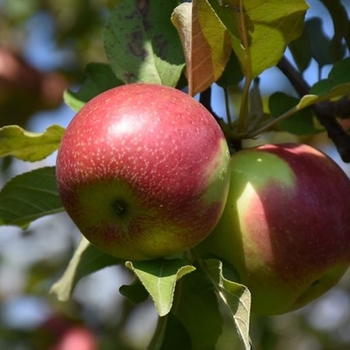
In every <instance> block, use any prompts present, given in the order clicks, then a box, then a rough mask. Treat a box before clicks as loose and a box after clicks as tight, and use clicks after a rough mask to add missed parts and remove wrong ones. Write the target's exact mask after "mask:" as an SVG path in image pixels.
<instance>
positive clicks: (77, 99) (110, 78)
mask: <svg viewBox="0 0 350 350" xmlns="http://www.w3.org/2000/svg"><path fill="white" fill-rule="evenodd" d="M122 84H123V82H122V81H121V80H119V79H118V78H117V77H116V76H115V74H114V72H113V70H112V68H111V67H110V65H109V64H106V63H89V64H88V65H87V66H86V70H85V78H84V81H83V84H82V86H81V87H80V89H79V90H78V91H77V92H74V91H71V90H67V91H65V93H64V100H65V102H66V104H67V105H68V106H69V107H71V108H72V109H73V110H74V111H76V112H78V111H79V109H80V108H81V107H83V106H84V104H85V103H86V102H88V101H90V100H91V99H92V98H94V97H95V96H97V95H99V94H101V93H102V92H104V91H106V90H109V89H112V88H113V87H116V86H119V85H122Z"/></svg>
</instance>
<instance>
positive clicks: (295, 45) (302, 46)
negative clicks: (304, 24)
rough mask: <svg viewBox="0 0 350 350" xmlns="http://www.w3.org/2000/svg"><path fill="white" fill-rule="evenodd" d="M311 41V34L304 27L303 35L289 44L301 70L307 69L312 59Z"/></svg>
mask: <svg viewBox="0 0 350 350" xmlns="http://www.w3.org/2000/svg"><path fill="white" fill-rule="evenodd" d="M310 41H311V40H310V36H309V34H308V32H307V31H306V30H305V28H304V30H303V33H302V34H301V36H299V37H298V38H297V39H295V40H293V41H292V42H291V43H290V44H289V46H288V47H289V50H290V52H291V54H292V56H293V59H294V62H295V64H296V65H297V67H298V69H299V71H300V72H304V71H305V69H306V68H307V67H308V66H309V65H310V62H311V59H312V53H311V43H310Z"/></svg>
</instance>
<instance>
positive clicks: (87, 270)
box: [50, 237, 121, 301]
mask: <svg viewBox="0 0 350 350" xmlns="http://www.w3.org/2000/svg"><path fill="white" fill-rule="evenodd" d="M120 262H121V261H120V260H119V259H117V258H115V257H113V256H111V255H108V254H105V253H103V252H101V251H100V250H98V249H97V248H95V247H94V246H93V245H92V244H90V243H89V242H88V241H87V240H86V239H85V238H84V237H82V239H81V241H80V243H79V245H78V247H77V249H76V250H75V252H74V255H73V257H72V259H71V260H70V262H69V265H68V267H67V269H66V270H65V272H64V274H63V276H62V277H61V278H60V279H59V280H58V281H57V282H56V283H55V284H54V285H53V286H52V287H51V290H50V293H52V294H54V295H56V297H57V299H58V300H60V301H67V300H69V299H70V297H71V294H72V292H73V290H74V287H75V286H76V284H77V283H78V282H79V280H80V279H81V278H83V277H85V276H87V275H89V274H91V273H93V272H95V271H98V270H101V269H103V268H105V267H107V266H111V265H117V264H119V263H120ZM98 288H99V287H98V286H96V293H98Z"/></svg>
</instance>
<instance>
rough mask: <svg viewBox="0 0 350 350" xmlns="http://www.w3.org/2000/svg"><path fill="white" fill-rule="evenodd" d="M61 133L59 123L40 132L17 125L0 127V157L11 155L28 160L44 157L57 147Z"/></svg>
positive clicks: (61, 129)
mask: <svg viewBox="0 0 350 350" xmlns="http://www.w3.org/2000/svg"><path fill="white" fill-rule="evenodd" d="M63 133H64V128H63V127H61V126H59V125H51V126H49V127H48V128H47V129H46V130H45V131H44V132H42V133H34V132H30V131H26V130H24V129H22V128H20V127H19V126H17V125H8V126H4V127H2V128H1V129H0V157H5V156H13V157H16V158H18V159H21V160H24V161H28V162H35V161H38V160H42V159H45V158H46V157H48V156H49V155H50V154H52V153H53V152H54V151H56V150H57V149H58V147H59V144H60V142H61V138H62V135H63Z"/></svg>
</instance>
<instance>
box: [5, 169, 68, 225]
mask: <svg viewBox="0 0 350 350" xmlns="http://www.w3.org/2000/svg"><path fill="white" fill-rule="evenodd" d="M63 210H64V208H63V206H62V203H61V200H60V198H59V195H58V191H57V185H56V176H55V167H44V168H39V169H36V170H33V171H30V172H26V173H23V174H21V175H18V176H15V177H13V178H12V179H11V180H10V181H9V182H7V183H6V184H5V186H4V187H3V188H2V190H1V192H0V225H16V226H20V227H22V228H26V227H27V226H28V225H29V223H30V222H32V221H34V220H36V219H38V218H41V217H43V216H46V215H51V214H55V213H59V212H61V211H63Z"/></svg>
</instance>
